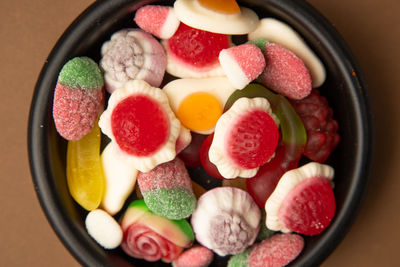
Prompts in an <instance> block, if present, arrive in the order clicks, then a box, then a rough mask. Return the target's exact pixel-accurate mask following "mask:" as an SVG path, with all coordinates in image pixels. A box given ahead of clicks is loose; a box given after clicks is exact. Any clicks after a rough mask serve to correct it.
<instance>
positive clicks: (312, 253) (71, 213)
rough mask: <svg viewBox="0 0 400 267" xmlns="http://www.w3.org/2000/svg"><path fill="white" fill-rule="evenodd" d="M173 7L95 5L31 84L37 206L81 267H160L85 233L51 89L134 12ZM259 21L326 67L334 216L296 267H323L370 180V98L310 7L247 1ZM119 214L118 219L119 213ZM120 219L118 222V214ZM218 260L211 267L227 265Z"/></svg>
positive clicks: (124, 0)
mask: <svg viewBox="0 0 400 267" xmlns="http://www.w3.org/2000/svg"><path fill="white" fill-rule="evenodd" d="M172 2H173V1H158V2H155V1H151V0H144V1H134V0H112V1H111V0H100V1H97V2H95V3H94V4H93V5H91V6H90V7H89V8H88V9H87V10H86V11H84V12H83V13H82V14H81V15H80V16H79V17H78V18H77V19H76V20H75V21H74V22H73V23H72V25H71V26H70V27H69V28H68V29H67V30H66V32H65V33H64V34H63V35H62V37H61V38H60V40H59V41H58V42H57V44H56V46H55V47H54V49H53V50H52V52H51V54H50V56H49V58H48V60H47V61H46V63H45V65H44V66H43V69H42V72H41V74H40V76H39V79H38V81H37V84H36V88H35V92H34V97H33V100H32V105H31V110H30V118H29V129H28V149H29V158H30V167H31V172H32V175H33V181H34V184H35V190H36V192H37V195H38V198H39V201H40V203H41V206H42V208H43V210H44V212H45V214H46V216H47V218H48V220H49V221H50V223H51V225H52V227H53V228H54V231H55V232H56V233H57V235H58V237H59V238H60V239H61V240H62V242H63V243H64V245H65V246H66V247H67V248H68V249H69V250H70V252H71V253H72V254H73V255H74V256H75V257H76V259H77V260H78V261H79V262H81V263H82V264H84V265H89V266H132V265H134V266H163V265H165V264H162V263H147V262H144V261H141V260H136V259H133V258H130V257H128V256H126V255H125V254H124V253H123V252H122V251H121V250H120V249H116V250H112V251H105V250H103V249H102V248H101V247H100V246H99V245H97V244H96V242H94V241H93V240H92V239H91V238H90V237H89V235H88V234H87V232H86V230H85V226H84V218H85V214H86V212H85V211H84V210H82V209H81V208H80V207H79V205H77V204H76V203H75V202H74V201H73V199H72V198H71V196H70V195H69V193H68V189H67V185H66V177H65V154H66V144H67V143H66V141H65V140H64V139H62V138H61V137H60V136H59V135H58V134H57V132H56V130H55V127H54V123H53V118H52V102H53V90H54V87H55V84H56V81H57V76H58V73H59V71H60V69H61V67H62V66H63V64H64V63H65V62H66V61H67V60H69V59H71V58H73V57H75V56H89V57H91V58H93V59H94V60H99V57H100V47H101V44H102V43H103V42H104V41H106V40H108V39H109V38H110V35H111V34H112V33H113V32H115V31H117V30H119V29H121V28H126V27H134V26H135V25H134V23H133V20H132V18H133V13H134V11H135V10H136V9H137V8H139V7H141V6H143V5H145V4H150V3H153V4H154V3H158V4H172ZM239 2H240V4H241V5H243V6H247V7H250V8H252V9H253V10H254V11H256V12H257V13H258V15H259V17H260V18H262V17H267V16H272V17H276V18H278V19H281V20H283V21H286V22H287V23H288V24H290V25H291V26H292V27H293V28H295V29H296V30H297V31H298V32H299V33H300V34H301V35H302V36H303V38H304V39H305V40H306V42H307V43H308V44H309V46H310V47H311V48H312V49H313V50H314V51H315V53H316V54H317V55H318V56H319V57H320V59H321V60H322V61H323V62H324V64H325V67H326V69H327V80H326V81H325V83H324V84H323V86H322V87H321V88H320V91H321V94H322V95H324V96H326V97H327V98H328V101H329V103H330V105H331V107H332V108H333V110H334V117H335V119H336V120H337V121H338V122H339V126H340V129H339V134H340V135H341V142H340V144H339V146H338V147H337V149H336V150H335V151H334V153H333V154H332V155H331V157H330V159H329V161H328V164H330V165H331V166H333V167H334V168H335V189H334V190H335V196H336V204H337V213H336V216H335V218H334V220H333V221H332V223H331V225H330V227H329V228H328V229H326V230H325V231H324V232H323V233H322V234H321V235H318V236H315V237H306V238H305V240H306V246H305V249H304V251H303V252H302V253H301V255H300V256H299V257H298V258H297V259H296V260H295V261H294V262H293V265H299V266H315V265H317V264H319V263H321V262H322V261H323V260H324V259H325V258H326V257H327V256H328V255H329V254H330V253H331V252H332V251H333V250H334V248H335V247H336V246H337V245H338V243H339V242H340V241H341V240H342V239H343V237H344V235H345V234H346V233H347V231H348V230H349V228H350V225H351V224H352V222H353V221H354V219H355V216H356V214H357V211H358V209H359V207H360V204H361V201H362V198H363V195H364V193H365V191H366V187H367V183H368V180H369V176H370V167H371V161H372V155H373V149H372V148H373V144H372V143H373V125H372V114H371V110H370V105H369V100H368V93H367V89H366V85H365V82H364V79H363V77H362V74H361V72H360V69H359V67H358V65H357V63H356V62H355V60H354V58H353V56H352V54H351V52H350V50H349V49H348V47H347V45H346V44H345V42H344V41H343V40H342V38H341V37H340V36H339V34H338V33H337V32H336V30H335V29H334V28H333V27H332V25H331V24H330V23H329V22H328V21H327V20H326V19H325V18H324V17H323V16H322V15H320V14H319V13H318V12H317V11H316V10H315V9H314V8H313V7H312V6H310V5H309V4H307V3H306V2H305V1H300V0H247V1H239ZM119 215H120V214H119ZM119 215H117V216H119ZM226 260H227V259H226V258H217V259H216V261H215V262H214V263H213V265H212V266H226Z"/></svg>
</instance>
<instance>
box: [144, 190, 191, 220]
mask: <svg viewBox="0 0 400 267" xmlns="http://www.w3.org/2000/svg"><path fill="white" fill-rule="evenodd" d="M143 198H144V201H145V202H146V205H147V207H148V208H149V209H150V210H151V211H152V212H154V213H155V214H157V215H160V216H164V217H166V218H168V219H172V220H180V219H184V218H187V217H189V216H190V215H191V214H192V213H193V211H194V208H195V207H196V197H195V195H194V194H193V193H192V192H190V191H189V190H187V189H185V188H172V189H164V188H163V189H157V190H151V191H148V192H146V193H143Z"/></svg>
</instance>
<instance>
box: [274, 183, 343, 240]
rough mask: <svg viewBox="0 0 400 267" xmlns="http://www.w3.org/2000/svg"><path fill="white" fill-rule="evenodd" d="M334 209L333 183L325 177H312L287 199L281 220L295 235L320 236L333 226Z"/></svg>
mask: <svg viewBox="0 0 400 267" xmlns="http://www.w3.org/2000/svg"><path fill="white" fill-rule="evenodd" d="M335 209H336V204H335V195H334V193H333V190H332V186H331V183H330V181H329V180H328V179H326V178H324V177H311V178H308V179H306V180H304V181H302V182H300V183H299V184H298V185H296V187H295V188H293V189H292V190H291V191H290V192H289V193H288V194H287V195H286V196H285V199H284V201H283V202H282V206H281V207H280V209H279V220H280V221H281V223H282V224H283V225H284V226H285V227H286V228H288V229H290V230H292V231H294V232H296V233H299V234H304V235H317V234H320V233H321V232H322V231H323V230H325V228H326V227H327V226H328V225H329V224H330V222H331V220H332V218H333V216H334V215H335Z"/></svg>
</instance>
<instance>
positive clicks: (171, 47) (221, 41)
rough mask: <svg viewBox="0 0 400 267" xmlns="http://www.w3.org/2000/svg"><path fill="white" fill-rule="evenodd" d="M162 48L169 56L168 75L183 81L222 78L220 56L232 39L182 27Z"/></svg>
mask: <svg viewBox="0 0 400 267" xmlns="http://www.w3.org/2000/svg"><path fill="white" fill-rule="evenodd" d="M162 43H163V45H164V47H165V50H166V52H167V69H166V70H167V72H168V73H169V74H171V75H173V76H176V77H180V78H204V77H216V76H223V74H224V72H223V70H222V69H221V66H220V64H219V61H218V55H219V52H220V51H221V50H222V49H225V48H228V47H229V38H228V36H227V35H224V34H216V33H212V32H207V31H203V30H199V29H195V28H192V27H190V26H188V25H186V24H183V23H181V24H180V25H179V28H178V30H177V31H176V32H175V34H174V35H173V36H172V37H171V38H169V39H168V40H164V41H163V42H162Z"/></svg>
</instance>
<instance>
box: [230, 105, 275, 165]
mask: <svg viewBox="0 0 400 267" xmlns="http://www.w3.org/2000/svg"><path fill="white" fill-rule="evenodd" d="M227 137H228V139H227V141H226V144H227V148H226V151H227V153H228V156H229V157H230V159H231V160H233V162H234V163H235V164H236V165H237V166H238V167H240V168H244V169H253V168H256V167H259V166H261V165H263V164H264V163H266V162H268V160H269V159H270V158H271V156H272V155H273V154H274V152H275V149H276V147H277V145H278V141H279V129H278V126H277V125H276V123H275V121H274V119H273V118H272V117H271V116H270V115H269V114H268V113H267V112H265V111H262V110H253V111H250V112H247V113H246V114H244V115H243V116H241V118H239V120H238V121H237V122H236V123H235V124H234V125H233V126H232V127H231V130H230V134H229V135H228V136H227Z"/></svg>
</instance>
